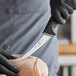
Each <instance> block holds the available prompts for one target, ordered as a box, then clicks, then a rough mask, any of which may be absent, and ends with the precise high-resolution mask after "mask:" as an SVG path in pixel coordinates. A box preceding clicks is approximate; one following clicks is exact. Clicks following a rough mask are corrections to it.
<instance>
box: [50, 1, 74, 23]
mask: <svg viewBox="0 0 76 76" xmlns="http://www.w3.org/2000/svg"><path fill="white" fill-rule="evenodd" d="M50 6H51V13H52V17H53V18H54V20H55V21H56V22H57V23H58V24H64V23H65V22H66V19H67V18H69V16H70V15H71V14H72V13H73V11H74V10H73V8H72V7H71V6H70V5H68V4H66V3H65V2H64V0H51V1H50Z"/></svg>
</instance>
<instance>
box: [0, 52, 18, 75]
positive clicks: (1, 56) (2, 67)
mask: <svg viewBox="0 0 76 76" xmlns="http://www.w3.org/2000/svg"><path fill="white" fill-rule="evenodd" d="M8 59H15V57H13V56H11V55H10V54H8V53H6V52H0V74H6V75H7V76H18V75H17V73H18V72H19V70H18V68H17V67H16V66H15V65H13V64H12V63H11V62H10V61H9V60H8Z"/></svg>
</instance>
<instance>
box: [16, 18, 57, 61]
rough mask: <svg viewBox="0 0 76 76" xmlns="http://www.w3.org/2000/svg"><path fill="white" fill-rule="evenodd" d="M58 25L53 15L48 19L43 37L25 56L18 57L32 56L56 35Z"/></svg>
mask: <svg viewBox="0 0 76 76" xmlns="http://www.w3.org/2000/svg"><path fill="white" fill-rule="evenodd" d="M56 26H57V23H56V22H55V21H54V19H53V18H52V17H51V18H50V20H49V21H48V24H47V26H46V27H45V29H44V31H43V36H42V37H41V39H40V40H39V41H38V42H37V43H36V44H35V45H34V46H33V47H32V49H31V50H29V51H28V52H27V53H26V54H25V55H24V56H22V57H21V58H18V59H17V60H20V59H25V58H27V57H28V56H31V55H32V54H33V53H34V52H36V51H37V50H38V49H39V48H40V47H41V46H43V45H44V44H45V43H46V42H47V41H48V40H49V39H50V38H52V37H53V36H55V32H54V30H55V28H56Z"/></svg>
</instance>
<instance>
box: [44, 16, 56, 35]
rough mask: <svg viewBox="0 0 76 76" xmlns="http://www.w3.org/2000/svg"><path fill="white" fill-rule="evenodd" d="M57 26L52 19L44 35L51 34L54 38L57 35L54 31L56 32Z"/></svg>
mask: <svg viewBox="0 0 76 76" xmlns="http://www.w3.org/2000/svg"><path fill="white" fill-rule="evenodd" d="M56 26H57V23H56V22H55V21H54V19H53V18H52V17H51V18H50V20H49V22H48V24H47V26H46V27H45V29H44V31H43V33H44V34H50V35H53V36H54V35H55V32H54V30H55V28H56Z"/></svg>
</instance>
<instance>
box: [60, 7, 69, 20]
mask: <svg viewBox="0 0 76 76" xmlns="http://www.w3.org/2000/svg"><path fill="white" fill-rule="evenodd" d="M59 11H60V13H61V15H62V17H63V18H64V19H66V18H69V16H70V14H69V13H68V11H67V9H65V8H62V7H59Z"/></svg>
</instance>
